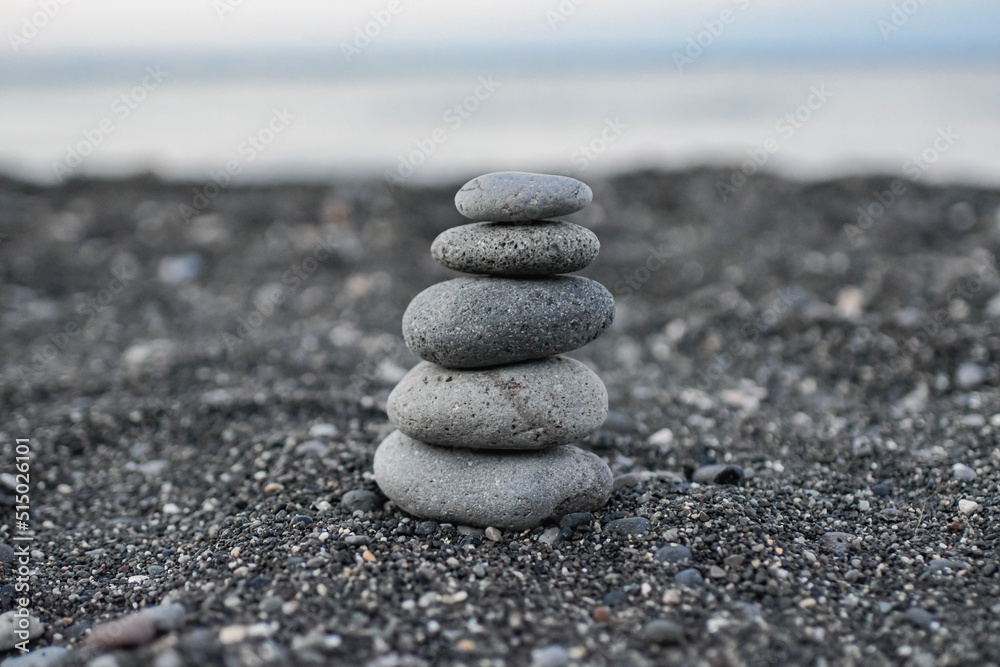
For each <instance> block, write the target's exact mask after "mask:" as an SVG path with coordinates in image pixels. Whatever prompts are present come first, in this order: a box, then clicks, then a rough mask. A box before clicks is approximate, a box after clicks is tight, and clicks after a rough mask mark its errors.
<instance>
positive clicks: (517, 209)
mask: <svg viewBox="0 0 1000 667" xmlns="http://www.w3.org/2000/svg"><path fill="white" fill-rule="evenodd" d="M593 198H594V193H593V192H591V191H590V188H589V187H587V185H586V184H584V183H581V182H580V181H578V180H576V179H575V178H569V177H567V176H554V175H550V174H532V173H528V172H524V171H499V172H495V173H492V174H484V175H483V176H477V177H476V178H474V179H472V180H471V181H469V182H468V183H466V184H465V185H463V186H462V189H461V190H459V191H458V194H456V195H455V207H456V208H458V212H459V213H461V214H462V215H464V216H465V217H466V218H469V219H470V220H476V221H482V222H485V221H497V222H522V221H524V222H527V221H531V220H545V219H547V218H554V217H556V216H560V215H569V214H570V213H575V212H576V211H579V210H580V209H582V208H583V207H584V206H586V205H587V204H589V203H590V202H591V201H592V200H593Z"/></svg>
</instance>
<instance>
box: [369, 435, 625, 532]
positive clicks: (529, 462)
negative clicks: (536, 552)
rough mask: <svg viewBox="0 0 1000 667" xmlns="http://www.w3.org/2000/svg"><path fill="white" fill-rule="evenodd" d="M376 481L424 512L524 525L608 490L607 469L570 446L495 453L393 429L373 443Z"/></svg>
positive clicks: (409, 508)
mask: <svg viewBox="0 0 1000 667" xmlns="http://www.w3.org/2000/svg"><path fill="white" fill-rule="evenodd" d="M374 468H375V481H376V482H377V483H378V485H379V487H380V488H381V489H382V492H383V493H384V494H385V495H386V496H388V497H389V498H390V499H392V501H393V502H395V503H396V504H397V505H399V507H400V508H402V509H403V510H405V511H406V512H409V513H410V514H413V515H414V516H417V517H421V518H424V519H433V520H435V521H442V522H450V523H459V524H464V525H466V526H478V527H480V528H486V527H488V526H493V527H495V528H507V529H510V530H526V529H528V528H534V527H536V526H538V525H541V524H542V523H543V522H544V521H546V520H549V519H556V518H558V517H561V516H562V515H564V514H567V513H569V512H584V511H590V510H595V509H597V508H599V507H601V506H602V505H604V503H606V502H607V500H608V498H609V497H610V496H611V470H610V469H609V468H608V465H607V464H606V463H605V462H604V461H603V460H601V459H600V458H598V457H597V456H595V455H594V454H591V453H589V452H584V451H583V450H580V449H577V448H576V447H573V446H572V445H561V446H559V447H551V448H549V449H540V450H531V451H518V452H494V451H482V450H473V449H453V448H450V447H436V446H434V445H428V444H427V443H424V442H420V441H419V440H414V439H413V438H411V437H409V436H407V435H405V434H403V433H401V432H400V431H393V432H392V433H391V434H390V435H389V436H388V437H387V438H386V439H385V440H383V441H382V444H380V445H379V446H378V449H376V450H375V462H374Z"/></svg>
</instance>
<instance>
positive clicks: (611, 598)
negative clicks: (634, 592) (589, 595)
mask: <svg viewBox="0 0 1000 667" xmlns="http://www.w3.org/2000/svg"><path fill="white" fill-rule="evenodd" d="M626 601H628V593H626V592H625V591H623V590H617V591H611V592H610V593H607V594H606V595H605V596H604V597H603V598H601V604H603V605H604V606H605V607H614V606H615V605H616V604H621V603H623V602H626Z"/></svg>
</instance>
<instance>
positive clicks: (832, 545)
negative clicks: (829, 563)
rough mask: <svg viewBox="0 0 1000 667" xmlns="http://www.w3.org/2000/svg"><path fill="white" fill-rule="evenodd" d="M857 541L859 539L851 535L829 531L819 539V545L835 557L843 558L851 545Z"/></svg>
mask: <svg viewBox="0 0 1000 667" xmlns="http://www.w3.org/2000/svg"><path fill="white" fill-rule="evenodd" d="M855 539H857V538H856V537H855V536H854V535H851V534H850V533H841V532H838V531H829V532H826V533H823V536H822V537H821V538H819V544H820V546H821V547H823V548H824V549H826V550H827V551H831V552H833V554H834V555H837V556H843V555H844V554H845V553H847V551H848V550H849V549H850V548H851V543H852V542H854V540H855Z"/></svg>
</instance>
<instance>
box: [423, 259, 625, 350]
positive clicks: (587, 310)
mask: <svg viewBox="0 0 1000 667" xmlns="http://www.w3.org/2000/svg"><path fill="white" fill-rule="evenodd" d="M614 316H615V303H614V298H613V297H612V296H611V293H610V292H609V291H608V290H607V289H605V287H604V286H603V285H601V284H600V283H598V282H595V281H593V280H590V279H589V278H581V277H578V276H551V277H548V278H532V279H516V278H455V279H454V280H447V281H445V282H442V283H437V284H436V285H431V286H430V287H428V288H427V289H425V290H424V291H423V292H421V293H420V294H418V295H417V296H416V297H414V299H413V301H411V302H410V305H409V306H408V307H407V308H406V312H405V313H403V339H404V340H405V341H406V346H407V347H408V348H410V350H411V351H412V352H413V353H414V354H416V355H417V356H419V357H422V358H423V359H426V360H427V361H432V362H434V363H436V364H439V365H441V366H450V367H453V368H479V367H484V366H495V365H499V364H511V363H515V362H518V361H528V360H529V359H540V358H542V357H549V356H552V355H554V354H560V353H562V352H568V351H570V350H575V349H577V348H578V347H582V346H584V345H586V344H587V343H589V342H590V341H592V340H594V339H595V338H597V337H598V336H600V335H601V334H602V333H604V331H605V330H606V329H607V328H608V327H609V326H611V322H612V321H613V320H614Z"/></svg>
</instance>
